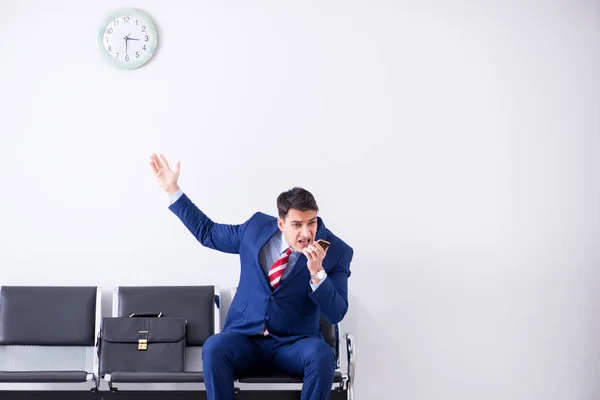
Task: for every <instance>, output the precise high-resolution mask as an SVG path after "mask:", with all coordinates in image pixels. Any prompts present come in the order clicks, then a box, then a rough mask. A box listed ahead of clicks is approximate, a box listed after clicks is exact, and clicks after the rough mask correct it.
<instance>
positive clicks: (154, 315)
mask: <svg viewBox="0 0 600 400" xmlns="http://www.w3.org/2000/svg"><path fill="white" fill-rule="evenodd" d="M162 316H163V315H162V313H158V314H136V313H133V314H131V315H130V316H129V318H160V317H162Z"/></svg>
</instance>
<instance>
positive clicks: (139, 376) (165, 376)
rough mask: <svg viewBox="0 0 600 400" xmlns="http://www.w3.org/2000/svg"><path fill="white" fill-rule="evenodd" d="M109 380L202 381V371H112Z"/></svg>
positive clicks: (123, 381) (147, 381)
mask: <svg viewBox="0 0 600 400" xmlns="http://www.w3.org/2000/svg"><path fill="white" fill-rule="evenodd" d="M110 381H111V382H120V383H182V382H200V383H202V382H204V374H203V373H202V372H113V373H111V374H110Z"/></svg>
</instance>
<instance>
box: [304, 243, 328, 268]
mask: <svg viewBox="0 0 600 400" xmlns="http://www.w3.org/2000/svg"><path fill="white" fill-rule="evenodd" d="M329 245H330V243H329V242H328V241H326V240H323V239H319V240H317V241H316V242H314V243H313V244H311V245H310V246H308V247H306V248H304V249H303V250H302V253H303V254H304V255H305V256H306V259H307V260H308V262H307V263H306V266H307V267H308V270H309V271H310V273H311V275H312V274H316V273H317V272H318V271H320V270H322V269H323V259H324V258H325V256H326V255H327V248H328V247H329Z"/></svg>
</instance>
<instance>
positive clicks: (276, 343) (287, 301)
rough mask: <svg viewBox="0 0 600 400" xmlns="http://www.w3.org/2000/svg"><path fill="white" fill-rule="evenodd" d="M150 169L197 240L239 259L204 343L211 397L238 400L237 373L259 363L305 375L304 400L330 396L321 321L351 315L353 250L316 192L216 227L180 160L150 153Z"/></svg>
mask: <svg viewBox="0 0 600 400" xmlns="http://www.w3.org/2000/svg"><path fill="white" fill-rule="evenodd" d="M150 166H151V168H152V171H153V172H154V175H155V176H156V179H157V180H158V182H159V184H160V185H161V187H162V188H163V189H164V190H165V191H166V192H167V194H168V195H169V197H170V200H171V205H170V207H169V208H170V210H171V211H172V212H173V213H174V214H175V215H176V216H177V217H179V219H180V220H181V221H182V222H183V224H184V225H185V226H186V227H187V229H188V230H189V231H190V232H191V233H192V234H193V235H194V236H195V237H196V239H197V240H198V241H199V242H200V243H202V245H204V246H206V247H209V248H211V249H215V250H219V251H222V252H225V253H231V254H239V257H240V261H241V268H240V270H241V271H240V272H241V273H240V280H239V284H238V289H237V292H236V295H235V297H234V299H233V301H232V303H231V307H230V309H229V312H228V314H227V318H226V320H225V324H224V328H223V332H222V333H219V334H216V335H213V336H211V337H210V338H209V339H208V340H207V341H206V343H205V344H204V346H203V348H202V361H203V366H204V379H205V384H206V391H207V395H208V399H209V400H233V398H234V386H233V381H234V377H238V376H243V375H244V374H247V373H249V372H250V371H255V370H256V369H261V368H268V369H275V370H279V371H283V372H286V373H289V374H293V375H297V376H302V377H303V379H304V383H303V387H302V397H301V398H302V400H309V399H310V400H325V399H327V398H328V397H329V393H330V390H331V386H332V384H333V376H334V372H335V364H336V362H335V355H334V353H333V351H332V349H331V347H329V345H327V344H326V343H325V341H324V340H323V336H322V334H321V331H320V328H319V327H320V324H319V320H320V316H321V315H323V316H325V318H326V319H327V320H328V321H329V322H330V323H332V324H335V323H338V322H340V321H341V320H342V318H344V316H345V315H346V312H347V310H348V277H349V276H350V262H351V260H352V256H353V250H352V248H351V247H350V246H348V245H347V244H346V243H344V242H343V241H342V240H341V239H339V238H338V237H337V236H335V235H334V234H333V233H331V231H329V230H328V229H327V228H326V227H325V224H324V223H323V220H322V219H321V218H320V217H318V216H317V213H318V210H319V209H318V207H317V203H316V201H315V199H314V197H313V196H312V194H310V193H309V192H308V191H306V190H304V189H302V188H293V189H292V190H290V191H287V192H284V193H281V194H280V195H279V196H278V198H277V208H278V214H279V218H275V217H272V216H269V215H266V214H263V213H256V214H254V215H253V216H252V217H251V218H250V219H248V220H247V221H246V222H244V223H242V224H239V225H227V224H219V223H215V222H213V221H212V220H211V219H210V218H209V217H207V216H206V215H205V214H204V213H203V212H202V211H200V209H198V208H197V207H196V206H195V205H194V204H193V203H192V201H191V200H190V199H189V198H188V197H187V196H186V195H185V194H184V193H183V192H182V191H181V189H180V188H179V186H178V184H177V180H178V179H179V169H180V164H179V163H177V165H176V167H175V168H174V169H171V168H170V166H169V163H168V162H167V159H166V158H165V156H164V155H162V154H161V155H160V157H158V156H157V155H156V154H153V155H152V156H151V157H150ZM319 239H324V240H326V241H327V242H329V243H330V246H329V248H327V249H324V248H323V247H322V246H321V245H320V244H319V243H317V241H318V240H319Z"/></svg>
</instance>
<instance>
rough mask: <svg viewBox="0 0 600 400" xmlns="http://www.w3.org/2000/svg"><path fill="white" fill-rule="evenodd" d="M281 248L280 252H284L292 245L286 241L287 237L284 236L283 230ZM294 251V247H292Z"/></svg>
mask: <svg viewBox="0 0 600 400" xmlns="http://www.w3.org/2000/svg"><path fill="white" fill-rule="evenodd" d="M280 233H281V248H280V249H279V254H283V253H284V252H285V251H286V250H287V248H288V247H290V245H289V244H288V243H287V242H286V241H285V237H284V236H283V232H281V231H280ZM292 252H294V249H292Z"/></svg>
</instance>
